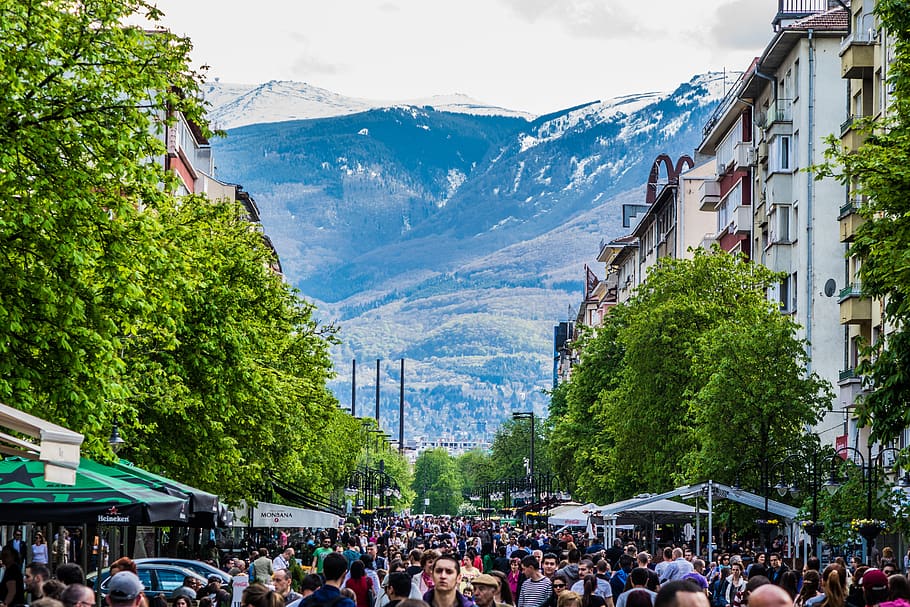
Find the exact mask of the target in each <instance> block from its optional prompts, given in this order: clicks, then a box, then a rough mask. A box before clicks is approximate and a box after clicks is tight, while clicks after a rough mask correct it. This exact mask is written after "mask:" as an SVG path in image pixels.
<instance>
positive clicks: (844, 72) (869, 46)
mask: <svg viewBox="0 0 910 607" xmlns="http://www.w3.org/2000/svg"><path fill="white" fill-rule="evenodd" d="M875 39H876V32H875V30H872V31H861V32H853V33H852V34H850V36H849V37H848V38H847V39H846V40H845V41H844V44H843V45H842V46H841V51H840V73H841V78H872V75H873V72H874V70H875V42H876V40H875Z"/></svg>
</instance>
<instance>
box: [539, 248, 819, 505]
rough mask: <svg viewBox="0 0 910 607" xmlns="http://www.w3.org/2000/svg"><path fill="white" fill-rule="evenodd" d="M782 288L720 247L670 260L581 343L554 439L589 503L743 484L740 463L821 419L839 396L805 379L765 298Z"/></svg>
mask: <svg viewBox="0 0 910 607" xmlns="http://www.w3.org/2000/svg"><path fill="white" fill-rule="evenodd" d="M777 280H779V277H778V276H776V275H775V274H773V273H771V272H770V271H769V270H767V269H766V268H763V267H761V266H756V265H753V264H751V263H748V262H746V261H744V260H742V259H740V258H738V257H736V256H733V255H729V254H726V253H723V252H721V251H720V250H719V249H717V248H715V249H714V250H713V251H712V252H706V251H696V252H695V254H694V257H693V258H692V259H679V260H676V259H662V260H660V261H659V262H658V263H657V265H655V266H654V267H653V268H651V270H650V272H649V274H648V278H647V281H646V282H645V283H643V285H642V286H641V287H639V289H638V290H637V292H636V293H635V295H634V297H633V298H632V299H630V300H629V301H628V302H626V303H625V304H622V305H619V306H616V307H615V308H614V309H613V310H612V312H611V316H610V317H609V318H608V319H607V321H606V322H605V324H604V326H603V327H602V328H601V329H599V330H598V331H597V332H596V333H595V334H594V335H593V336H591V337H589V338H586V339H585V340H584V341H583V342H582V343H583V348H582V352H581V361H582V362H581V364H580V365H579V366H578V367H576V370H575V371H574V372H573V375H572V379H571V381H570V382H569V386H568V387H567V388H566V393H565V399H566V405H565V414H564V415H563V416H562V417H561V418H560V419H558V420H555V421H554V422H553V424H552V428H553V430H552V435H551V436H552V438H551V440H552V442H553V444H554V446H555V451H556V452H557V453H559V454H560V455H559V458H560V461H561V462H566V463H569V464H571V465H572V468H571V469H572V471H573V473H574V474H575V475H576V481H577V482H578V485H579V489H580V493H581V497H583V498H586V499H592V500H594V501H601V500H604V501H612V500H615V499H624V498H628V497H629V496H630V495H634V494H635V493H638V492H641V491H652V492H660V491H664V490H667V489H671V488H672V487H673V486H675V485H676V484H677V483H679V482H684V481H692V480H702V479H703V478H704V477H706V476H709V475H723V476H724V477H725V478H723V479H720V480H732V479H729V478H726V477H728V476H729V475H730V474H731V472H730V471H731V470H734V469H735V468H736V465H735V464H736V462H742V461H744V460H748V459H750V458H752V459H754V461H756V462H758V461H759V458H760V456H762V455H765V454H767V453H771V452H772V450H773V449H780V450H781V451H783V450H784V449H788V448H791V447H793V445H794V444H795V443H794V441H795V440H796V439H797V438H798V437H799V436H801V434H802V431H803V428H804V427H805V425H806V424H811V423H814V422H815V421H817V420H818V419H819V413H820V411H821V410H822V409H823V408H825V407H826V406H830V399H831V398H832V393H831V389H830V387H829V386H828V385H827V384H826V383H824V382H823V381H821V380H819V378H818V377H816V376H815V375H807V374H806V372H805V370H806V369H805V362H806V360H805V353H804V344H803V343H802V342H800V341H799V340H798V339H796V337H795V332H796V329H797V327H796V326H795V325H794V324H793V323H792V322H790V321H789V319H787V318H784V317H783V316H781V314H780V313H779V311H778V310H777V309H776V308H775V307H774V306H773V305H772V304H770V303H769V302H768V301H767V299H766V293H767V290H768V289H769V288H770V287H771V286H772V285H773V284H774V283H775V282H776V281H777ZM731 423H732V424H733V425H732V426H731ZM731 428H732V429H731ZM740 437H744V438H740ZM573 439H574V440H575V441H576V442H575V443H574V449H575V450H574V451H573ZM763 448H764V450H763Z"/></svg>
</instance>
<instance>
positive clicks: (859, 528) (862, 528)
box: [850, 518, 885, 542]
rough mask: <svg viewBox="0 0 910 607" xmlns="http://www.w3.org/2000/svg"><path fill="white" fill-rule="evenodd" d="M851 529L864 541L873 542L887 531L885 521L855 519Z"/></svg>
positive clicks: (851, 523)
mask: <svg viewBox="0 0 910 607" xmlns="http://www.w3.org/2000/svg"><path fill="white" fill-rule="evenodd" d="M850 528H851V529H853V531H855V532H856V533H858V534H859V535H860V536H861V537H862V538H863V539H865V540H867V541H870V542H871V541H872V540H874V539H875V538H876V537H878V535H879V534H880V533H881V532H882V531H884V530H885V521H880V520H875V519H864V518H860V519H853V520H852V521H850Z"/></svg>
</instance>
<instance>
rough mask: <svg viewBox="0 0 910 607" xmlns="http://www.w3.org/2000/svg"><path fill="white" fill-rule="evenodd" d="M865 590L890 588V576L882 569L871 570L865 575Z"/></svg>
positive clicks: (863, 581) (863, 582)
mask: <svg viewBox="0 0 910 607" xmlns="http://www.w3.org/2000/svg"><path fill="white" fill-rule="evenodd" d="M862 584H863V588H864V589H865V590H884V589H886V588H887V587H888V576H887V575H885V574H884V573H883V572H882V570H881V569H875V568H872V569H869V570H868V571H866V573H864V574H863V580H862Z"/></svg>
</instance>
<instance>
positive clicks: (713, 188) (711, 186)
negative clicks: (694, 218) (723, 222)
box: [698, 179, 720, 211]
mask: <svg viewBox="0 0 910 607" xmlns="http://www.w3.org/2000/svg"><path fill="white" fill-rule="evenodd" d="M698 194H699V203H700V204H699V207H698V208H699V210H701V211H713V210H714V209H715V208H716V207H717V203H718V202H720V182H718V181H715V180H713V179H705V180H704V181H702V182H701V186H700V187H699V188H698Z"/></svg>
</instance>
